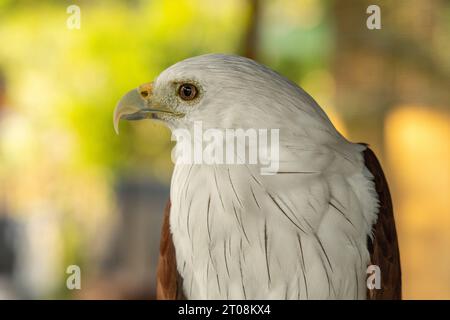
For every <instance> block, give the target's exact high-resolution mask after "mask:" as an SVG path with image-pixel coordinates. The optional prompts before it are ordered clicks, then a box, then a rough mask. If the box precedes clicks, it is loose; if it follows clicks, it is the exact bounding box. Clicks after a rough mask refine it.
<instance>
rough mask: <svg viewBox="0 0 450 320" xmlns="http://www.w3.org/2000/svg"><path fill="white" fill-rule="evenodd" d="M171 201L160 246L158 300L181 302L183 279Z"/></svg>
mask: <svg viewBox="0 0 450 320" xmlns="http://www.w3.org/2000/svg"><path fill="white" fill-rule="evenodd" d="M169 217H170V201H168V202H167V205H166V209H165V210H164V220H163V226H162V231H161V243H160V245H159V261H158V270H157V276H156V299H158V300H181V299H183V293H182V279H181V277H180V275H179V273H178V270H177V263H176V257H175V247H174V246H173V241H172V234H171V233H170V225H169Z"/></svg>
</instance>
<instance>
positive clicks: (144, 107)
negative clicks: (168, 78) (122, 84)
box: [113, 82, 183, 134]
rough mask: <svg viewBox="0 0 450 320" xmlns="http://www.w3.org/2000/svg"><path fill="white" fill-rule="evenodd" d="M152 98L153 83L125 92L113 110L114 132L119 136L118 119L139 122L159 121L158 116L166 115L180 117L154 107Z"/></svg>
mask: <svg viewBox="0 0 450 320" xmlns="http://www.w3.org/2000/svg"><path fill="white" fill-rule="evenodd" d="M152 98H153V83H152V82H150V83H146V84H143V85H141V86H139V87H138V88H136V89H133V90H131V91H129V92H127V93H126V94H125V95H124V96H123V97H122V98H121V99H120V100H119V103H117V106H116V108H115V109H114V116H113V122H114V130H115V131H116V133H117V134H119V122H120V119H125V120H141V119H160V118H159V116H158V115H160V114H166V115H171V116H173V117H180V116H182V115H183V114H181V113H177V112H174V111H172V110H168V109H166V108H163V107H158V106H155V103H153V101H152Z"/></svg>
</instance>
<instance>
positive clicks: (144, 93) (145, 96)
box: [139, 90, 148, 98]
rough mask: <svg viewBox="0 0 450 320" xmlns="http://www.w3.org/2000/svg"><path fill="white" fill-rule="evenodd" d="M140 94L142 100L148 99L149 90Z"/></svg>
mask: <svg viewBox="0 0 450 320" xmlns="http://www.w3.org/2000/svg"><path fill="white" fill-rule="evenodd" d="M139 93H140V95H141V97H142V98H147V97H148V91H147V90H141V91H140V92H139Z"/></svg>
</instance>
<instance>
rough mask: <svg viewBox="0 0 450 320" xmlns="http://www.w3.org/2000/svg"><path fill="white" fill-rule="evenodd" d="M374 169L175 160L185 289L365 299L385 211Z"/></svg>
mask: <svg viewBox="0 0 450 320" xmlns="http://www.w3.org/2000/svg"><path fill="white" fill-rule="evenodd" d="M366 175H367V173H365V172H364V171H363V170H361V172H355V173H354V174H352V175H350V176H342V175H338V174H333V173H325V172H323V173H314V174H301V173H298V174H295V173H293V174H278V175H273V176H260V175H258V174H256V171H255V170H252V168H251V167H249V166H229V165H228V166H225V165H223V166H206V165H203V166H202V165H176V167H175V171H174V175H173V178H172V187H171V201H172V209H171V216H170V225H171V231H172V234H173V240H174V245H175V249H176V258H177V268H178V271H179V273H180V274H181V276H182V278H183V288H184V293H185V296H186V297H187V298H188V299H327V298H331V299H336V298H337V299H355V298H357V299H364V298H365V296H366V281H365V277H366V272H365V271H366V267H367V265H368V262H369V255H368V251H367V247H366V245H367V236H368V234H369V232H370V228H371V226H372V224H373V223H374V219H375V218H374V217H375V215H376V214H375V213H376V210H377V208H376V203H377V200H376V196H375V193H374V192H373V184H372V182H371V181H370V180H369V178H368V177H367V176H366Z"/></svg>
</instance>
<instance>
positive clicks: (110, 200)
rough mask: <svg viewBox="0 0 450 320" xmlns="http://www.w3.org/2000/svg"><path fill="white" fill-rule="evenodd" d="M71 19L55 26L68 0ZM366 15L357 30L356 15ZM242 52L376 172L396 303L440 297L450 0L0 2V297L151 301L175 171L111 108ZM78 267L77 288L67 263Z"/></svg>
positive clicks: (447, 228) (449, 149) (159, 149)
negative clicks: (374, 17) (393, 237)
mask: <svg viewBox="0 0 450 320" xmlns="http://www.w3.org/2000/svg"><path fill="white" fill-rule="evenodd" d="M72 4H76V5H78V6H79V7H80V9H81V27H80V29H69V28H68V27H67V19H68V18H69V17H70V14H68V13H67V11H66V10H67V7H68V6H69V5H72ZM370 4H377V5H379V6H380V8H381V23H382V29H381V30H368V29H367V27H366V19H367V17H368V16H369V15H368V14H367V13H366V8H367V7H368V6H369V5H370ZM212 52H223V53H236V54H241V55H246V56H249V57H252V58H254V59H256V60H258V61H260V62H262V63H264V64H266V65H268V66H270V67H271V68H273V69H275V70H277V71H279V72H280V73H282V74H284V75H286V76H287V77H289V78H290V79H292V80H293V81H295V82H297V83H298V84H300V85H301V86H302V87H303V88H304V89H305V90H306V91H308V92H309V93H310V94H311V95H312V96H313V97H314V98H315V99H316V100H317V101H318V102H319V104H320V105H321V106H322V107H323V108H324V109H325V110H326V112H327V113H328V114H329V115H330V117H331V118H332V121H333V122H334V123H335V125H336V126H337V127H338V128H339V130H340V131H341V132H342V133H343V134H344V135H345V136H346V137H347V138H348V139H350V140H352V141H355V142H361V141H364V142H367V143H369V144H370V145H371V146H372V148H373V149H374V150H375V151H376V153H377V154H378V156H379V157H380V160H381V162H382V164H383V166H384V169H385V171H386V174H387V178H388V181H389V183H390V186H391V191H392V195H393V200H394V204H395V216H396V220H397V227H398V232H399V241H400V250H401V260H402V267H403V283H404V287H403V288H404V289H403V295H404V297H405V298H407V299H421V298H425V299H433V298H437V299H449V298H450V249H449V248H450V200H449V196H450V90H449V89H450V2H449V1H445V0H432V1H427V0H398V1H388V0H385V1H379V0H373V1H372V0H371V1H366V0H354V1H350V0H335V1H325V0H231V1H210V0H192V1H188V0H177V1H175V0H174V1H170V0H167V1H163V0H158V1H156V0H153V1H140V0H129V1H112V0H108V1H106V0H105V1H75V0H74V1H56V0H54V1H52V0H45V1H31V0H29V1H25V0H20V1H13V0H0V299H4V298H31V299H35V298H44V299H48V298H62V299H85V298H98V299H102V298H114V299H115V298H117V299H128V298H148V299H151V298H153V297H154V288H155V268H156V261H157V254H158V245H159V244H158V243H159V233H160V227H161V218H162V211H163V207H164V205H165V202H166V201H167V199H168V190H169V188H168V184H169V181H170V176H171V171H172V163H171V161H170V150H171V148H172V144H171V142H170V134H169V132H168V130H167V129H165V128H164V127H162V126H160V125H157V124H154V123H151V122H145V121H144V122H139V123H133V125H132V126H130V125H129V124H128V123H122V124H121V134H120V136H116V135H115V133H114V130H113V126H112V111H113V109H114V107H115V104H116V102H117V100H118V99H119V98H120V96H121V95H122V94H123V93H125V92H126V91H128V90H129V89H131V88H134V87H136V86H137V85H139V84H141V83H144V82H148V81H151V80H152V79H153V78H154V77H155V76H157V75H158V73H159V72H161V71H162V70H164V69H165V68H166V67H168V66H170V65H171V64H173V63H175V62H177V61H179V60H181V59H184V58H187V57H190V56H194V55H199V54H204V53H212ZM74 264H75V265H78V266H80V268H81V275H82V281H81V286H82V287H81V290H68V289H67V287H66V279H67V277H68V274H66V269H67V267H68V266H69V265H74Z"/></svg>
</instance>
